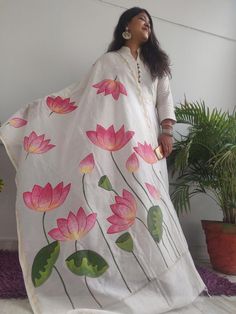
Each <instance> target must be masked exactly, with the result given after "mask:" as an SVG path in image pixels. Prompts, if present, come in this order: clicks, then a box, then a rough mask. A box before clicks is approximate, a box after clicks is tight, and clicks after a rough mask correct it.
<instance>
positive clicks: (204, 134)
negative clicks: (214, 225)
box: [168, 99, 236, 223]
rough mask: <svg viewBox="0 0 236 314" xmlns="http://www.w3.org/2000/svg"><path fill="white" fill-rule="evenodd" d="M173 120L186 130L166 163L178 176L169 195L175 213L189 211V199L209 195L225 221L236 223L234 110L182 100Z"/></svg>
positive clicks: (235, 120)
mask: <svg viewBox="0 0 236 314" xmlns="http://www.w3.org/2000/svg"><path fill="white" fill-rule="evenodd" d="M176 118H177V123H184V124H187V125H188V126H189V128H188V130H189V132H188V135H181V134H180V138H179V139H176V141H175V144H174V150H173V153H172V156H171V157H170V158H169V160H168V164H169V166H170V169H171V170H172V173H173V174H176V173H178V176H177V179H176V180H175V184H174V187H175V190H174V192H173V193H172V198H173V201H174V204H175V206H176V209H177V211H183V210H189V209H190V207H189V206H190V205H189V204H190V202H189V200H190V198H191V197H192V196H194V195H196V194H198V193H206V194H208V193H209V191H210V192H211V193H212V194H213V195H214V197H215V200H216V202H217V203H218V204H219V205H220V207H221V208H222V210H223V213H224V220H225V221H227V222H232V223H236V109H235V111H234V112H233V113H232V114H229V112H222V110H218V109H216V108H215V109H213V110H210V109H209V108H208V107H206V105H205V103H204V102H203V101H201V102H193V103H188V102H187V100H186V99H185V102H184V103H183V104H180V106H179V107H178V108H176Z"/></svg>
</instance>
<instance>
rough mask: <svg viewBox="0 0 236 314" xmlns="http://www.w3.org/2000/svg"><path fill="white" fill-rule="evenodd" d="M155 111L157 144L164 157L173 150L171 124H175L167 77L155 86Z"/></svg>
mask: <svg viewBox="0 0 236 314" xmlns="http://www.w3.org/2000/svg"><path fill="white" fill-rule="evenodd" d="M157 111H158V116H159V121H160V124H161V134H160V135H159V138H158V143H159V144H161V145H162V148H163V152H164V157H168V156H169V155H170V153H171V152H172V149H173V124H174V123H175V122H176V118H175V110H174V102H173V97H172V93H171V89H170V83H169V78H168V76H163V77H162V78H161V79H159V80H158V84H157Z"/></svg>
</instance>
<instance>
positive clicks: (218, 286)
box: [196, 266, 236, 296]
mask: <svg viewBox="0 0 236 314" xmlns="http://www.w3.org/2000/svg"><path fill="white" fill-rule="evenodd" d="M196 268H197V270H198V272H199V274H200V276H201V277H202V280H203V281H204V283H205V285H206V286H207V289H208V292H209V294H210V295H227V296H236V283H233V282H231V281H229V280H228V279H227V278H224V277H222V276H219V275H217V274H216V273H214V272H212V271H210V270H209V269H207V268H204V267H201V266H196Z"/></svg>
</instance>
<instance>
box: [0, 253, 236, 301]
mask: <svg viewBox="0 0 236 314" xmlns="http://www.w3.org/2000/svg"><path fill="white" fill-rule="evenodd" d="M197 270H198V272H199V274H200V276H201V277H202V279H203V281H204V283H205V285H206V286H207V288H208V292H209V294H210V295H227V296H236V284H235V283H232V282H230V281H229V280H228V279H226V278H223V277H221V276H219V275H217V274H215V273H214V272H212V271H210V270H208V269H206V268H203V267H200V266H197ZM26 297H27V294H26V290H25V285H24V281H23V276H22V271H21V267H20V264H19V259H18V252H13V251H3V250H0V298H1V299H9V298H26Z"/></svg>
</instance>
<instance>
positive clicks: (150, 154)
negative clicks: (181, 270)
mask: <svg viewBox="0 0 236 314" xmlns="http://www.w3.org/2000/svg"><path fill="white" fill-rule="evenodd" d="M134 150H135V152H136V153H137V154H138V155H139V156H140V157H142V158H143V160H145V161H146V162H147V163H149V164H155V163H156V162H157V160H158V159H157V156H156V154H155V152H154V151H153V148H152V146H151V144H147V143H146V142H144V144H141V143H138V147H134Z"/></svg>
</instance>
